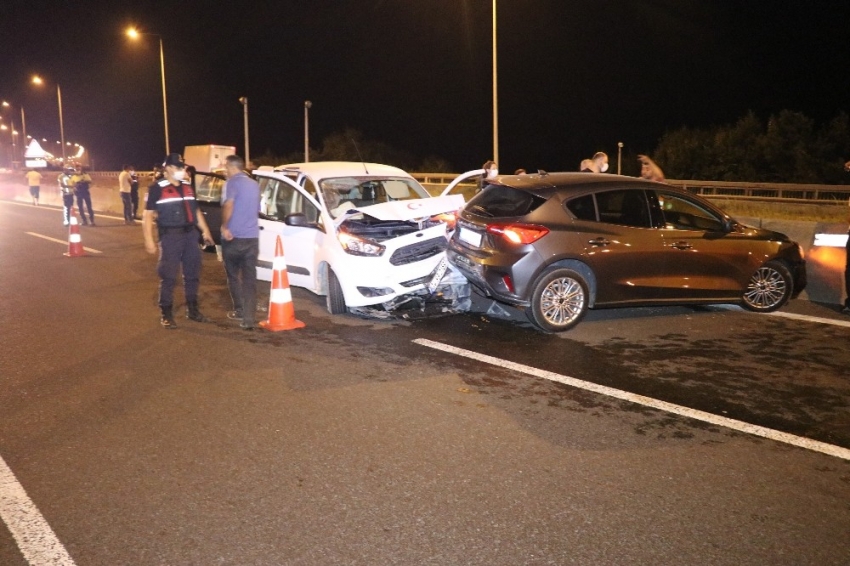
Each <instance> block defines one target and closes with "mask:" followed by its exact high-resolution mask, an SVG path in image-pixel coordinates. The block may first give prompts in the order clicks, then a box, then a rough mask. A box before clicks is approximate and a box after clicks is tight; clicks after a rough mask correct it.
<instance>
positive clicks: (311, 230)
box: [257, 175, 325, 292]
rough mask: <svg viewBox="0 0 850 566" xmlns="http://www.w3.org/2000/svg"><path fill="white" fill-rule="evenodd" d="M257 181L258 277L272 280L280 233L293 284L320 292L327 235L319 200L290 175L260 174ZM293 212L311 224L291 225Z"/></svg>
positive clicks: (290, 280)
mask: <svg viewBox="0 0 850 566" xmlns="http://www.w3.org/2000/svg"><path fill="white" fill-rule="evenodd" d="M257 181H258V182H259V183H260V188H261V191H262V198H261V200H260V255H259V259H258V261H257V277H258V278H259V279H261V280H263V281H271V278H272V274H273V271H272V265H273V261H274V257H275V249H276V246H277V237H278V236H280V237H281V241H282V243H283V249H284V257H285V259H286V270H287V275H288V278H289V283H290V285H294V286H296V287H304V288H306V289H309V290H311V291H313V292H317V290H318V278H317V273H316V265H317V263H318V258H317V257H316V253H317V250H321V249H322V242H323V238H324V236H325V233H324V228H323V224H322V220H321V215H320V214H319V206H318V203H317V202H316V201H315V200H314V199H313V198H312V197H311V196H310V195H309V194H307V192H306V191H305V190H304V189H303V188H302V187H301V186H299V185H298V184H296V183H295V182H294V181H292V180H291V179H289V178H288V177H285V176H274V177H272V176H262V175H258V177H257ZM290 214H304V216H305V217H306V220H307V223H308V224H307V225H306V226H290V225H287V224H286V222H285V219H286V216H287V215H290Z"/></svg>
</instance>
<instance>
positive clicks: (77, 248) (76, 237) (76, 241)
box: [64, 214, 86, 257]
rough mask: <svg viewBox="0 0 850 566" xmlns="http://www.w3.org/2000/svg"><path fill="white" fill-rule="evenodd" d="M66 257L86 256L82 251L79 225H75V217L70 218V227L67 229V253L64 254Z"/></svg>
mask: <svg viewBox="0 0 850 566" xmlns="http://www.w3.org/2000/svg"><path fill="white" fill-rule="evenodd" d="M64 255H66V256H68V257H82V256H84V255H86V252H84V251H83V239H82V237H80V225H79V224H77V217H76V216H73V214H72V216H71V225H70V226H69V227H68V251H67V252H65V254H64Z"/></svg>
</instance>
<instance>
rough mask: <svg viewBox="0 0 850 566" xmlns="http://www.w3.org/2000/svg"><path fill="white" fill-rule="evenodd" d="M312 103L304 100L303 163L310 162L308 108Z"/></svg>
mask: <svg viewBox="0 0 850 566" xmlns="http://www.w3.org/2000/svg"><path fill="white" fill-rule="evenodd" d="M312 106H313V103H312V102H310V101H309V100H305V101H304V163H310V108H311V107H312Z"/></svg>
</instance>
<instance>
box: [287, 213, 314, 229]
mask: <svg viewBox="0 0 850 566" xmlns="http://www.w3.org/2000/svg"><path fill="white" fill-rule="evenodd" d="M283 223H284V224H286V225H287V226H309V225H310V223H309V222H308V221H307V216H306V215H305V214H304V213H303V212H293V213H292V214H287V215H286V216H284V217H283Z"/></svg>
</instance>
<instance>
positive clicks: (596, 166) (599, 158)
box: [590, 151, 608, 173]
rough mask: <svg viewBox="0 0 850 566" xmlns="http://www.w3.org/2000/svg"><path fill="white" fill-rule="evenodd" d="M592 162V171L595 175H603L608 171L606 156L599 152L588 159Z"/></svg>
mask: <svg viewBox="0 0 850 566" xmlns="http://www.w3.org/2000/svg"><path fill="white" fill-rule="evenodd" d="M590 160H591V161H593V166H592V169H593V170H594V172H596V173H605V172H606V171H607V170H608V155H607V154H606V153H603V152H601V151H597V152H596V153H594V154H593V157H591V158H590Z"/></svg>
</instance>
